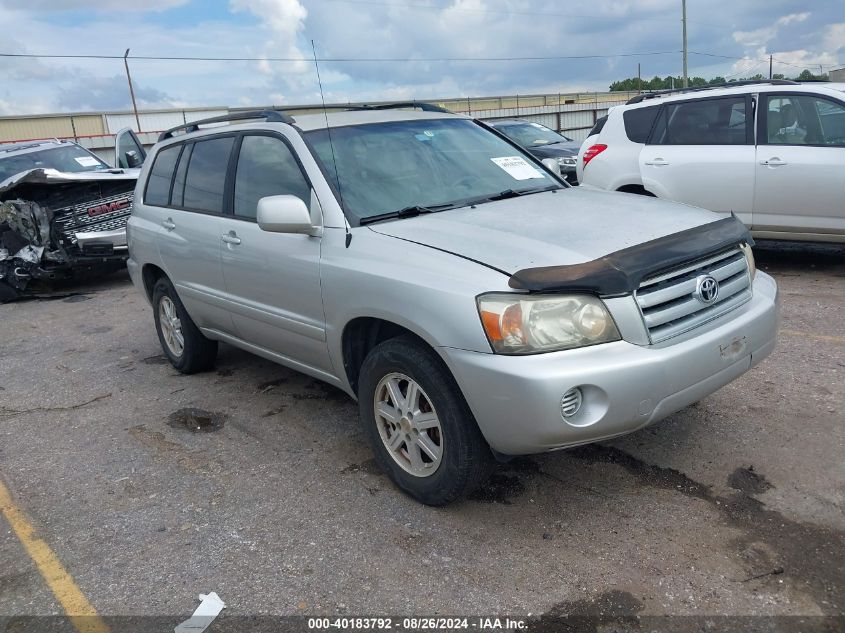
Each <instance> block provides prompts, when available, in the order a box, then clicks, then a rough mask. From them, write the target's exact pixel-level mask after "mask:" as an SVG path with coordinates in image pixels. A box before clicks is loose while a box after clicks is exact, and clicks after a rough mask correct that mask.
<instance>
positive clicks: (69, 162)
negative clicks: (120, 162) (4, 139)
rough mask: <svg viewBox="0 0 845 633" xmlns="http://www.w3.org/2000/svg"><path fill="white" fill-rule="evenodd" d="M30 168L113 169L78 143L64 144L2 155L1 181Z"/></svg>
mask: <svg viewBox="0 0 845 633" xmlns="http://www.w3.org/2000/svg"><path fill="white" fill-rule="evenodd" d="M30 169H56V170H58V171H65V172H73V173H76V172H81V171H103V170H106V169H111V168H110V167H109V166H108V165H107V164H106V163H104V162H103V161H101V160H100V159H99V158H97V157H96V156H94V155H92V154H91V153H90V152H87V151H85V150H84V149H82V148H81V147H78V146H76V145H62V146H61V147H54V148H50V149H43V150H39V151H37V152H27V153H25V154H15V155H13V156H2V155H0V181H3V180H6V178H9V177H11V176H14V175H15V174H19V173H21V172H22V171H29V170H30Z"/></svg>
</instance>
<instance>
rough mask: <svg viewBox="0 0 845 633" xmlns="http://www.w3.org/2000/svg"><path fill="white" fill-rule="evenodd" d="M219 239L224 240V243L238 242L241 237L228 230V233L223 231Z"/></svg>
mask: <svg viewBox="0 0 845 633" xmlns="http://www.w3.org/2000/svg"><path fill="white" fill-rule="evenodd" d="M220 239H221V240H223V241H224V242H226V244H236V245H237V244H240V243H241V238H239V237H238V235H237V233H235V232H234V231H229V232H228V233H224V234H223V235H221V236H220Z"/></svg>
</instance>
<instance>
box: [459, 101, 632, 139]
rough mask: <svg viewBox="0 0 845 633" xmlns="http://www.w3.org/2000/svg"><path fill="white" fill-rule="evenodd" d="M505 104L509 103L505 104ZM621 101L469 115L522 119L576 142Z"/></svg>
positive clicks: (477, 112) (492, 111) (495, 110)
mask: <svg viewBox="0 0 845 633" xmlns="http://www.w3.org/2000/svg"><path fill="white" fill-rule="evenodd" d="M507 103H509V102H507ZM623 103H625V101H615V102H613V101H601V102H593V103H574V104H568V105H560V106H536V107H524V106H523V105H522V101H521V100H520V107H519V108H516V107H509V108H496V109H491V110H477V111H476V110H473V113H472V114H473V116H475V117H477V118H479V119H485V120H489V121H494V120H496V119H525V120H526V121H533V122H534V123H540V124H541V125H545V126H546V127H549V128H551V129H553V130H557V131H559V132H561V133H562V134H564V135H566V136H568V137H570V138H572V139H574V140H576V141H583V140H584V139H585V138H587V133H588V132H589V131H590V128H592V127H593V124H594V123H595V122H596V119H598V118H599V117H602V116H604V115H605V114H607V109H608V108H610V107H612V106H614V105H621V104H623Z"/></svg>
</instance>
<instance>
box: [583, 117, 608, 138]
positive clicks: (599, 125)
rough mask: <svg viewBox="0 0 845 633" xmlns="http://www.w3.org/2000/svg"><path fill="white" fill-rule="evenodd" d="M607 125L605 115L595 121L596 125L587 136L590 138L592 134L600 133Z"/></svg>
mask: <svg viewBox="0 0 845 633" xmlns="http://www.w3.org/2000/svg"><path fill="white" fill-rule="evenodd" d="M605 123H607V115H606V114H605V115H604V116H603V117H599V118H598V119H596V124H595V125H594V126H593V129H592V130H590V132H589V133H588V134H587V136H592V135H593V134H599V133H601V131H602V129H604V124H605Z"/></svg>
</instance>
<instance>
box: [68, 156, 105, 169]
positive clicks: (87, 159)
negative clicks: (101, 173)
mask: <svg viewBox="0 0 845 633" xmlns="http://www.w3.org/2000/svg"><path fill="white" fill-rule="evenodd" d="M74 160H75V161H76V162H77V163H79V164H80V165H82V166H83V167H99V166H100V161H98V160H97V159H96V158H94V157H93V156H79V157H77V158H74Z"/></svg>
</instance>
